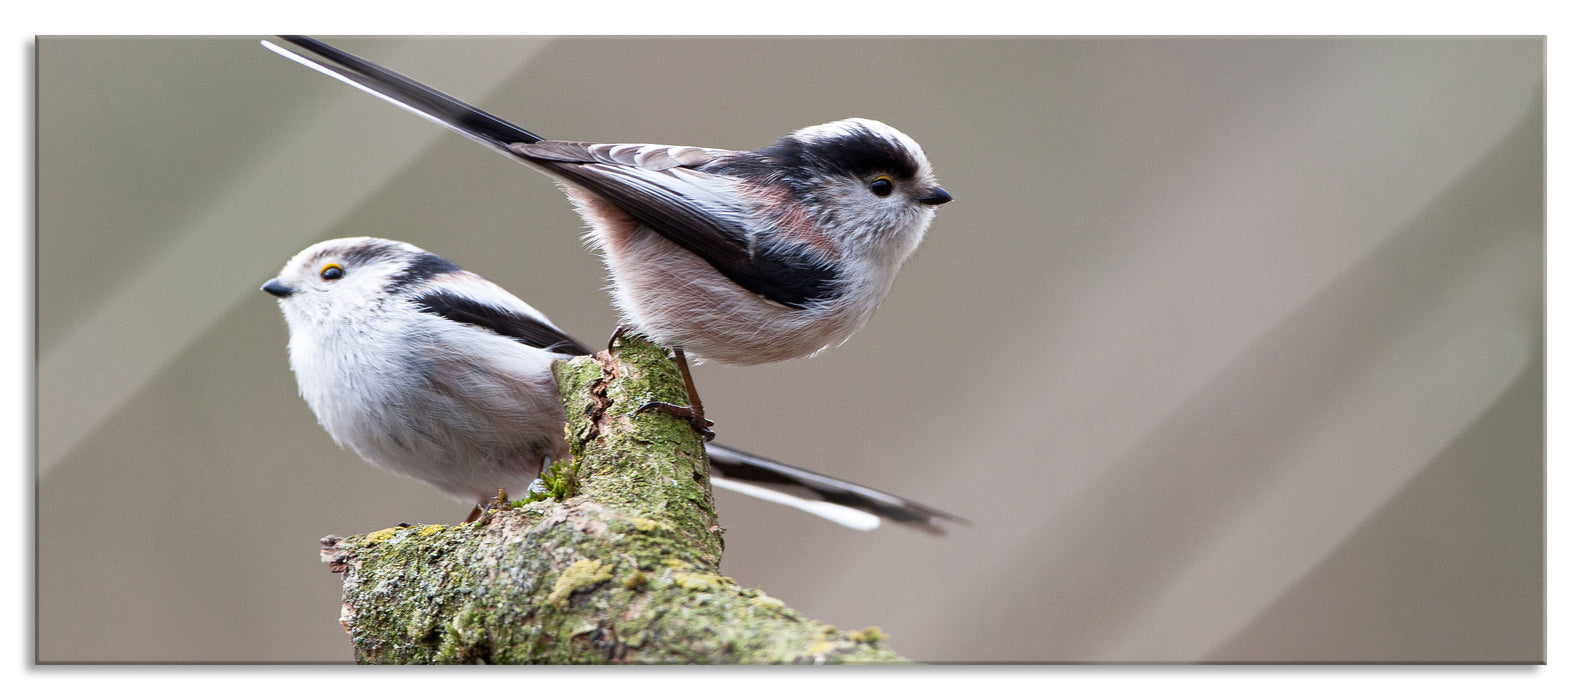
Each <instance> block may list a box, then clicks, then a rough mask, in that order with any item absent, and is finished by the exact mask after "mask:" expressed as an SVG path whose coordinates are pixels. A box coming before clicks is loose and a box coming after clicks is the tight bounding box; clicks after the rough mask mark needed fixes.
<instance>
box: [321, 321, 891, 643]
mask: <svg viewBox="0 0 1582 700" xmlns="http://www.w3.org/2000/svg"><path fill="white" fill-rule="evenodd" d="M556 377H557V379H558V380H559V382H560V391H561V398H562V399H563V400H564V401H565V403H566V409H567V415H568V416H569V419H570V420H569V423H568V425H567V438H568V440H569V441H570V443H571V446H572V458H571V461H570V464H567V465H556V467H555V468H554V469H553V470H552V472H553V476H551V477H549V478H546V481H548V482H550V485H551V487H552V490H568V491H569V495H568V496H567V497H565V500H564V501H556V500H553V499H550V500H542V501H537V502H533V503H528V504H525V505H521V506H519V507H516V508H505V509H499V510H495V511H491V512H490V513H488V514H486V515H485V517H484V518H482V519H481V520H480V521H479V522H478V523H472V524H464V525H426V526H407V527H397V528H390V529H387V530H380V531H378V532H373V533H370V534H366V535H358V536H354V537H347V538H341V537H327V538H325V539H324V541H323V552H322V555H323V558H324V561H325V562H327V563H329V564H330V568H331V571H333V572H335V573H338V574H340V575H341V579H342V588H343V590H342V595H343V597H342V613H341V622H342V624H343V625H344V626H345V628H346V631H347V632H348V633H349V634H350V635H351V640H352V645H353V648H354V654H355V658H356V660H357V661H359V662H364V663H558V664H570V663H713V664H768V663H853V662H856V663H896V662H905V661H906V659H904V658H902V657H900V656H899V655H897V654H896V653H895V652H894V651H892V650H891V649H890V648H889V647H888V646H886V645H885V644H883V641H882V640H883V634H881V633H880V632H879V631H878V630H877V628H868V629H866V630H860V631H854V632H842V631H839V630H837V629H836V628H835V627H833V626H830V625H823V624H820V623H819V622H817V621H816V620H812V619H809V618H807V617H806V616H804V615H802V614H800V613H798V612H796V611H795V610H792V609H791V608H788V607H786V605H785V604H784V603H782V602H781V601H779V600H776V599H775V598H772V597H770V596H768V595H765V594H764V593H763V592H762V591H759V590H757V589H751V590H747V589H743V588H741V587H740V586H738V585H736V583H735V582H734V581H732V580H731V579H729V578H727V577H725V576H721V575H720V573H719V564H720V555H721V553H722V551H723V550H724V541H723V539H722V538H721V530H720V527H719V525H718V523H717V522H716V520H715V514H714V500H713V496H712V494H711V492H710V489H709V478H708V461H707V458H706V457H705V456H704V451H703V443H702V441H701V439H700V438H699V436H698V434H697V433H696V432H695V431H693V429H692V427H691V426H690V425H689V424H688V422H687V421H686V420H684V419H681V418H676V417H673V416H668V415H664V414H661V413H656V412H643V413H637V414H634V413H633V411H634V410H635V409H636V408H637V407H638V406H641V405H643V404H644V403H647V402H649V401H655V400H658V401H668V402H670V403H674V404H682V405H684V404H685V403H686V395H685V392H684V391H683V388H682V384H681V378H680V373H679V372H678V371H677V370H676V368H675V365H674V363H673V362H671V360H670V357H669V355H668V353H667V352H666V351H665V350H663V349H661V348H658V347H655V346H653V345H650V344H648V343H647V342H645V341H643V340H642V339H641V338H637V337H634V336H626V337H623V338H622V339H621V340H619V341H617V343H616V346H615V351H614V353H613V357H612V356H610V355H609V354H607V353H599V355H598V356H597V357H596V358H590V357H582V358H577V359H574V360H570V361H566V362H563V363H558V364H557V366H556Z"/></svg>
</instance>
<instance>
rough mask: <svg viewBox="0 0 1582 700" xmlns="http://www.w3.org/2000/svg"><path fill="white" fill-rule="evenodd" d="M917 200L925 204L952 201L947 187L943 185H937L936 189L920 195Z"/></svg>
mask: <svg viewBox="0 0 1582 700" xmlns="http://www.w3.org/2000/svg"><path fill="white" fill-rule="evenodd" d="M917 201H919V202H922V203H924V204H932V205H940V204H944V203H945V202H948V201H950V193H949V192H946V191H945V188H943V187H935V188H934V190H933V191H932V192H929V193H928V194H927V195H924V196H922V197H918V198H917Z"/></svg>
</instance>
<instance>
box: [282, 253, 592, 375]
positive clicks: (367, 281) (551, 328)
mask: <svg viewBox="0 0 1582 700" xmlns="http://www.w3.org/2000/svg"><path fill="white" fill-rule="evenodd" d="M262 289H263V291H265V292H268V293H270V294H271V295H274V296H275V297H277V298H278V299H279V301H280V308H281V311H282V312H283V313H284V314H285V317H286V323H287V325H288V326H290V328H291V329H292V331H293V333H292V337H293V339H296V338H297V337H298V335H299V334H298V333H297V331H298V330H299V329H307V328H313V327H318V328H323V327H327V326H333V327H337V328H340V329H342V330H343V332H352V333H369V332H378V331H381V330H385V329H378V328H377V327H376V326H377V324H380V323H383V322H385V321H386V319H401V318H410V316H406V315H405V314H410V313H420V314H426V315H428V316H433V317H438V318H443V319H445V320H449V321H453V322H456V323H462V324H468V325H472V326H476V327H477V328H478V329H479V330H488V331H491V332H493V333H495V334H497V335H500V336H502V337H506V338H511V339H513V340H516V341H517V342H521V343H527V344H530V345H532V346H533V347H536V348H539V349H542V350H548V351H550V352H557V353H563V354H585V353H586V352H587V349H586V348H584V347H583V346H582V345H581V344H579V343H577V342H576V341H574V340H572V339H571V338H569V337H568V336H566V334H565V333H564V332H562V331H561V330H560V329H559V328H557V327H556V326H555V325H554V324H553V323H551V322H550V320H549V319H548V318H547V317H545V316H544V315H543V314H542V313H540V312H539V311H538V310H537V309H534V308H533V307H532V306H529V305H528V304H527V303H526V302H524V301H522V300H521V299H518V298H517V297H516V296H515V295H513V294H511V293H510V292H507V291H505V290H504V289H502V288H501V287H500V286H499V285H496V284H494V283H493V282H490V281H489V280H487V279H484V278H483V277H481V276H479V275H477V274H475V273H472V272H468V271H467V270H463V269H462V268H461V267H460V266H458V265H456V264H455V263H453V262H451V261H449V260H446V259H445V258H442V257H440V256H438V255H435V254H433V253H430V252H428V251H426V250H423V249H422V248H419V247H417V246H414V245H412V244H410V243H404V242H401V241H392V240H386V239H382V238H369V237H354V238H337V239H333V240H328V241H324V242H322V243H317V244H314V245H312V246H310V247H308V248H306V249H304V250H303V251H302V252H300V253H297V254H296V255H295V256H293V257H292V258H291V260H289V261H288V262H287V263H286V265H285V267H283V268H281V270H280V274H279V275H278V276H276V277H275V278H274V279H271V280H269V281H268V282H265V283H264V285H263V287H262ZM318 335H320V336H323V335H326V334H325V333H323V332H320V333H319V334H318Z"/></svg>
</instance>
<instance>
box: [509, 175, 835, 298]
mask: <svg viewBox="0 0 1582 700" xmlns="http://www.w3.org/2000/svg"><path fill="white" fill-rule="evenodd" d="M521 150H522V149H518V152H521ZM525 155H526V154H524V156H525ZM527 157H530V156H527ZM538 162H539V165H540V167H543V168H546V169H548V170H550V171H553V172H554V173H555V174H556V175H557V176H559V177H561V178H562V179H564V180H566V181H567V182H569V183H571V184H573V185H576V186H577V187H580V188H582V189H585V190H587V191H589V192H591V193H593V194H594V195H597V196H599V197H601V198H603V199H604V200H606V201H608V202H610V203H611V204H614V205H615V206H617V207H619V208H620V209H621V211H624V212H626V213H627V214H628V215H630V216H631V217H632V218H634V219H636V220H638V221H639V222H641V223H643V224H644V225H645V226H647V227H648V228H650V229H653V230H654V231H655V232H656V233H658V234H660V235H662V236H664V237H665V238H667V239H669V240H670V241H671V242H673V243H675V244H676V245H679V246H681V247H682V248H685V249H687V250H688V251H690V252H692V254H694V255H697V256H698V257H700V258H703V260H704V261H705V262H707V263H708V264H709V265H711V266H713V267H714V269H716V270H719V271H720V274H722V275H725V277H726V278H728V279H729V280H730V281H732V282H735V283H736V284H738V285H740V286H741V287H742V288H743V289H746V290H747V291H750V292H752V293H754V294H757V295H759V296H762V297H764V298H765V299H768V300H770V301H773V302H775V303H778V304H784V305H786V306H789V307H791V308H794V309H805V308H807V307H808V306H811V305H813V304H814V303H817V302H819V301H824V300H828V299H832V298H834V297H835V296H836V295H837V294H838V293H839V291H840V290H839V287H838V285H837V272H836V269H835V267H834V266H833V265H831V264H830V263H829V262H827V261H824V260H822V259H820V258H819V257H818V256H816V255H814V254H813V253H811V252H801V253H798V252H793V249H790V248H781V249H777V252H776V254H775V255H767V254H764V253H762V252H760V253H758V254H757V255H754V254H753V253H752V252H751V251H750V249H749V247H748V241H749V240H750V238H751V236H750V234H749V233H748V232H747V231H746V230H744V229H742V228H740V227H739V226H736V225H735V224H734V222H732V221H730V220H728V219H723V218H721V217H719V216H715V215H713V214H710V213H709V212H707V211H704V210H703V209H702V208H701V207H699V206H697V205H696V204H695V203H694V202H692V201H691V200H689V199H687V198H686V197H684V196H679V197H678V196H676V195H675V194H674V193H672V192H671V191H670V190H667V189H665V188H664V187H663V186H661V185H659V184H657V183H655V182H652V181H650V180H646V179H642V178H628V177H611V176H610V175H609V174H608V173H606V172H604V171H601V168H608V167H612V166H604V165H601V164H598V163H571V162H564V161H558V160H557V161H544V160H540V161H538ZM613 167H620V166H613Z"/></svg>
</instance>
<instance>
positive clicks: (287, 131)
mask: <svg viewBox="0 0 1582 700" xmlns="http://www.w3.org/2000/svg"><path fill="white" fill-rule="evenodd" d="M324 38H326V39H329V40H331V42H332V43H335V44H337V45H339V46H342V47H343V48H346V49H348V50H351V51H353V52H356V53H359V54H362V55H364V56H366V57H368V58H370V59H372V60H375V61H377V62H380V63H383V64H385V65H388V66H390V67H392V68H395V69H397V70H400V71H403V72H406V73H408V74H410V75H413V76H414V77H417V78H419V79H420V80H424V81H426V82H429V83H431V84H433V85H435V86H437V87H439V88H441V89H444V90H446V91H448V92H451V93H453V94H455V95H457V96H458V97H460V98H462V99H466V100H469V101H472V102H475V103H477V104H480V105H481V106H483V107H484V108H485V109H488V110H490V111H493V112H495V113H497V114H500V115H502V116H505V117H507V118H509V119H512V120H513V121H516V122H518V123H520V124H522V125H523V126H525V127H527V128H529V129H532V130H534V131H536V132H538V133H541V134H544V135H547V136H549V137H551V138H566V139H591V140H617V141H641V142H658V143H676V144H692V145H707V146H719V147H734V148H756V147H759V146H762V145H764V144H766V143H768V142H769V141H770V140H772V139H773V138H775V137H777V136H780V135H782V134H784V133H787V132H790V131H792V130H794V129H796V128H799V127H801V126H805V125H808V124H814V123H819V122H824V121H829V120H831V119H837V118H842V117H847V116H867V117H873V118H877V119H881V120H884V121H886V122H888V123H890V124H892V125H894V126H896V127H898V128H900V129H902V130H904V131H906V132H908V133H909V134H911V135H912V136H913V137H915V138H916V139H917V140H918V141H919V142H920V143H922V144H923V145H924V146H925V148H926V149H927V150H928V152H929V155H930V157H931V158H932V160H933V162H934V164H935V167H936V169H937V171H938V173H939V175H940V177H941V180H942V182H943V184H944V185H945V186H946V187H947V188H948V189H949V190H950V191H951V193H952V194H954V195H955V197H956V201H955V202H953V203H951V204H949V205H947V206H945V207H943V208H942V209H941V211H940V215H939V218H938V219H937V220H936V223H935V224H934V227H933V229H932V230H931V232H930V234H929V238H928V240H927V241H925V243H924V245H923V247H922V249H921V250H920V251H919V252H918V253H917V255H916V256H915V257H914V258H913V259H912V261H911V262H910V263H908V265H907V267H906V268H905V269H904V270H903V272H902V274H901V276H900V278H899V280H898V281H897V282H896V285H895V288H894V291H893V292H892V293H891V295H890V298H889V299H888V300H887V301H886V303H885V305H884V306H883V307H882V308H881V310H880V311H879V313H878V314H877V315H876V316H875V317H874V319H873V320H872V321H871V322H870V323H869V324H868V326H867V328H866V329H864V330H863V331H862V332H860V333H858V334H857V335H856V337H855V338H853V339H852V340H851V341H850V342H848V343H847V344H846V345H845V346H843V347H841V348H838V349H836V350H834V351H831V352H828V353H826V354H824V355H822V356H820V357H818V358H815V359H812V360H803V361H796V362H787V363H781V364H778V365H771V366H764V367H749V368H736V367H724V366H717V365H706V366H703V367H701V368H700V369H699V371H698V373H697V379H698V382H699V384H700V387H701V389H702V391H703V392H704V396H705V397H706V399H707V403H708V407H709V415H710V417H711V418H713V419H715V420H716V421H718V423H719V424H718V425H717V426H716V427H717V429H718V430H719V432H720V436H721V441H722V442H724V443H726V444H731V445H735V446H738V447H742V448H745V449H749V450H753V451H756V452H761V453H765V454H770V455H775V456H777V457H780V458H782V459H784V460H787V461H789V462H792V463H795V464H800V465H803V466H806V467H809V468H812V469H816V470H820V471H824V472H828V473H831V474H836V475H839V476H843V477H846V478H849V479H852V480H855V481H858V482H862V483H866V484H870V485H873V486H876V487H879V488H883V489H886V490H889V491H893V492H897V493H900V494H904V495H906V496H909V497H912V498H915V499H918V500H921V501H923V502H926V503H930V504H933V505H936V506H939V507H942V508H945V509H947V510H950V511H952V512H955V513H959V514H961V515H963V516H965V517H967V518H970V519H971V520H972V521H973V525H972V526H971V527H968V528H962V529H958V530H956V531H955V532H953V533H952V534H951V535H950V536H949V537H946V538H942V539H936V538H931V537H927V536H923V535H919V534H916V533H914V532H911V531H906V530H901V529H897V528H883V529H881V530H879V531H877V532H874V533H857V532H853V531H848V530H844V529H841V528H839V527H837V526H834V525H830V524H827V523H825V522H823V521H819V520H815V519H812V518H810V517H807V516H804V515H802V514H800V513H797V512H794V511H790V510H787V509H784V508H781V507H778V506H772V505H763V504H760V503H758V502H756V501H753V500H751V499H746V498H743V497H739V496H737V495H735V494H731V493H721V494H719V500H720V510H721V520H722V522H723V524H724V525H725V526H726V528H727V535H726V553H725V560H724V570H725V573H726V574H728V575H730V576H733V577H735V578H736V579H737V580H738V581H740V582H741V583H743V584H744V585H748V586H761V587H763V588H764V589H765V591H766V592H769V593H770V594H772V595H774V596H776V597H778V598H781V599H783V600H785V601H786V602H787V603H788V604H790V605H792V606H793V607H796V608H798V609H800V610H802V611H804V612H806V613H808V614H809V615H812V616H814V617H817V618H819V619H821V620H823V621H825V622H828V623H832V624H836V625H839V626H841V627H843V628H851V627H859V626H866V625H879V626H881V627H882V628H883V629H884V630H885V631H886V632H887V633H889V634H890V642H891V643H892V644H893V645H894V646H895V647H896V648H897V649H898V650H900V651H901V652H903V653H905V654H908V655H910V656H912V657H913V658H916V659H919V660H924V661H937V662H993V661H1016V662H1082V661H1156V662H1157V661H1165V662H1169V661H1503V662H1536V661H1541V660H1543V659H1544V655H1545V646H1544V643H1545V636H1544V594H1545V590H1544V559H1543V538H1544V530H1543V522H1544V519H1543V518H1544V512H1543V505H1544V501H1543V485H1544V471H1543V470H1544V463H1543V454H1544V452H1543V445H1544V423H1543V417H1544V412H1543V411H1544V409H1543V400H1544V374H1543V352H1544V335H1543V334H1544V324H1543V321H1544V295H1543V277H1542V263H1543V255H1544V201H1543V169H1544V128H1545V126H1544V117H1543V112H1544V102H1543V100H1544V73H1543V61H1544V48H1545V47H1544V43H1543V41H1542V40H1541V39H1536V38H1510V39H1503V38H1496V39H1490V38H1474V39H1425V38H1412V39H1287V38H1277V39H1203V38H1166V39H1145V38H1016V39H999V38H983V39H962V38H952V39H872V38H855V39H848V38H842V39H834V38H819V39H739V38H684V39H672V38H665V39H658V38H576V39H561V38H520V39H518V38H513V39H504V38H487V39H455V38H447V39H370V38H357V39H338V38H335V37H324ZM37 69H38V79H37V89H38V101H37V108H38V112H37V135H38V181H37V197H38V238H37V256H38V263H37V308H38V319H37V329H38V338H37V363H38V394H37V397H38V447H37V458H38V465H37V466H38V500H37V507H38V513H37V528H38V529H37V576H36V593H37V618H36V625H37V626H36V633H37V659H38V660H39V661H41V662H125V661H132V662H136V661H175V662H212V661H220V662H239V661H280V662H309V661H332V662H335V661H348V660H350V658H351V654H350V648H349V645H348V642H347V640H346V638H345V636H344V633H343V632H342V631H341V628H340V626H339V624H338V623H337V621H336V615H337V613H338V605H339V596H338V590H339V589H338V582H337V581H336V578H335V577H334V576H332V575H331V574H330V573H329V572H328V570H327V569H326V567H325V566H324V565H323V564H321V563H319V561H318V559H317V550H318V538H319V537H321V536H324V535H327V534H331V533H334V534H352V533H358V532H368V531H371V530H375V529H379V528H383V527H387V526H390V525H393V524H394V523H396V522H399V521H408V522H414V523H417V522H454V521H456V520H459V519H460V518H461V517H462V516H463V515H465V513H466V510H467V509H466V507H463V506H458V505H457V504H455V503H453V502H450V501H448V500H447V499H446V498H444V497H443V496H441V495H440V494H439V493H438V492H437V491H434V490H433V489H431V488H429V487H427V486H424V485H422V484H420V483H418V482H415V481H411V480H407V479H403V478H399V477H395V476H392V475H389V474H386V473H384V472H381V471H378V470H375V469H374V468H372V467H369V466H367V465H365V464H363V463H362V462H361V461H360V460H359V459H358V458H357V457H356V456H355V455H353V454H352V453H351V452H349V451H346V450H342V449H339V448H337V447H336V446H335V445H334V444H333V443H332V442H331V441H330V439H329V438H328V436H326V435H325V434H324V432H323V431H322V430H320V429H319V428H318V426H317V425H316V424H315V422H314V419H313V416H312V414H311V413H310V412H309V411H308V409H307V407H306V406H305V405H304V404H303V403H302V402H301V401H300V400H299V399H298V398H297V397H296V394H295V391H296V389H295V384H294V381H293V378H292V377H291V374H290V370H289V368H288V366H287V362H286V353H285V343H286V332H285V325H284V322H283V320H282V319H281V318H280V315H279V312H278V310H277V309H276V308H275V304H274V303H273V300H272V299H271V298H269V297H268V296H266V295H264V294H262V293H260V292H258V291H257V287H258V285H259V284H261V283H262V282H263V281H264V280H266V279H268V278H269V277H271V276H273V275H274V273H275V272H276V271H277V270H278V269H279V267H280V266H281V265H282V264H283V263H284V262H285V260H286V259H287V258H288V257H289V256H291V255H292V254H293V253H295V252H296V251H298V250H299V249H301V248H303V247H305V246H306V245H308V244H310V243H313V242H315V241H318V240H322V239H326V238H332V237H338V236H348V235H378V236H385V237H390V238H397V239H403V240H408V241H411V242H413V243H416V244H418V245H420V246H423V247H425V248H428V249H429V250H432V251H434V252H436V253H439V254H440V255H443V256H445V257H448V258H450V259H452V260H454V261H456V262H457V263H459V264H461V265H463V266H464V267H467V268H469V269H472V270H474V271H476V272H479V273H481V274H483V275H485V276H487V277H490V278H491V279H493V280H495V281H496V282H499V283H500V284H502V285H503V286H505V287H506V288H508V289H510V290H512V291H514V292H516V293H517V294H518V295H520V296H521V297H523V298H524V299H527V300H528V301H529V302H531V303H533V304H535V305H536V306H538V307H539V308H540V309H541V310H543V311H544V312H546V313H547V314H549V315H550V316H551V317H552V318H554V319H555V320H557V321H558V322H559V323H560V324H561V325H562V326H563V327H565V328H566V329H567V330H569V331H570V332H572V333H573V334H574V335H576V336H578V337H580V338H583V339H585V340H588V341H590V342H596V341H598V340H602V339H603V338H604V337H606V335H607V334H608V333H609V331H610V329H611V328H612V326H613V324H614V323H615V318H614V314H613V312H612V311H611V309H610V307H609V304H608V301H607V299H606V297H605V295H604V293H603V291H602V287H603V278H602V275H603V273H602V270H601V267H600V264H599V262H598V260H597V259H596V258H595V257H594V256H593V255H590V254H588V253H587V252H586V251H585V250H584V249H583V247H582V246H581V244H580V243H579V240H578V233H579V232H580V231H581V224H580V222H579V221H578V219H577V218H576V217H575V215H574V213H573V212H572V210H571V207H570V206H569V205H568V204H567V203H566V202H565V200H564V198H563V197H562V196H561V195H560V194H559V192H558V191H557V190H556V189H555V188H554V187H553V186H552V185H551V183H550V181H549V180H548V179H547V178H545V177H543V176H541V175H538V174H536V173H533V172H531V171H528V170H526V169H525V168H521V167H520V166H516V165H514V164H513V163H511V162H509V161H508V160H507V159H505V158H502V157H499V156H497V155H494V154H492V153H490V152H488V151H486V150H485V149H483V148H481V147H479V146H477V145H475V144H473V143H471V142H469V141H467V140H465V139H462V138H460V137H457V136H454V135H452V134H450V133H448V132H445V131H443V130H441V129H439V128H438V127H436V126H433V125H432V124H429V123H427V122H425V121H422V120H420V119H417V118H415V117H413V116H411V115H409V114H407V113H404V112H402V111H400V110H397V109H394V108H392V107H390V106H389V105H387V104H384V103H382V102H380V101H378V100H375V99H373V98H371V97H368V96H365V95H363V94H361V93H358V92H356V91H354V90H352V89H350V88H348V87H346V86H344V85H341V84H338V83H335V82H333V81H331V80H329V79H326V78H324V77H322V76H319V75H317V74H314V73H311V72H309V71H307V70H305V69H303V68H301V67H298V66H296V65H294V64H291V63H289V62H287V61H285V60H283V59H281V58H279V57H277V56H274V55H272V54H270V53H269V52H267V51H265V50H264V49H263V48H262V47H260V46H259V44H258V38H255V37H239V38H212V39H210V38H180V39H167V38H48V37H46V38H41V39H39V40H38V43H37Z"/></svg>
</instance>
